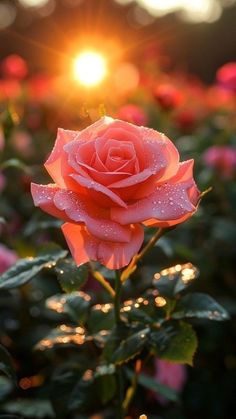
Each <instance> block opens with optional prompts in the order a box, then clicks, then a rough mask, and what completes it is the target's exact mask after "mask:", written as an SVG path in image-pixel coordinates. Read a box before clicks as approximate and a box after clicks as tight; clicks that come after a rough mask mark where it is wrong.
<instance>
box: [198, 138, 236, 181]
mask: <svg viewBox="0 0 236 419" xmlns="http://www.w3.org/2000/svg"><path fill="white" fill-rule="evenodd" d="M203 159H204V161H205V163H206V165H207V166H210V167H213V168H214V169H216V171H217V172H218V173H219V174H220V175H221V176H222V177H224V178H225V179H230V178H232V177H233V176H234V173H235V169H236V149H235V148H233V147H229V146H221V147H220V146H212V147H209V148H208V149H207V150H206V151H205V153H204V155H203Z"/></svg>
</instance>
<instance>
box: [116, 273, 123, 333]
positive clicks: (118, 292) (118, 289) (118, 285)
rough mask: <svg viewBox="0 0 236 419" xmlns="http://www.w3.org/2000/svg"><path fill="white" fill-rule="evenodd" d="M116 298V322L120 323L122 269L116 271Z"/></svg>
mask: <svg viewBox="0 0 236 419" xmlns="http://www.w3.org/2000/svg"><path fill="white" fill-rule="evenodd" d="M115 275H116V276H115V298H114V309H115V320H116V324H117V325H118V324H119V323H120V322H121V319H120V297H121V286H122V282H121V277H120V271H119V270H116V271H115Z"/></svg>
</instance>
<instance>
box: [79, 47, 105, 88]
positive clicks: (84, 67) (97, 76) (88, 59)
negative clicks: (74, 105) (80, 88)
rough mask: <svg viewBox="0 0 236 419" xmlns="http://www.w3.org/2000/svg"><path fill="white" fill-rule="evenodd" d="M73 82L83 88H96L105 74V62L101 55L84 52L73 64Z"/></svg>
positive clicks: (93, 52)
mask: <svg viewBox="0 0 236 419" xmlns="http://www.w3.org/2000/svg"><path fill="white" fill-rule="evenodd" d="M73 74H74V78H75V80H77V81H78V82H79V83H80V84H82V85H84V86H87V87H89V86H96V85H98V84H99V83H101V82H102V81H103V79H104V78H105V76H106V74H107V64H106V60H105V58H104V57H103V55H102V54H100V53H98V52H95V51H84V52H81V54H79V55H78V56H77V57H76V58H75V60H74V63H73Z"/></svg>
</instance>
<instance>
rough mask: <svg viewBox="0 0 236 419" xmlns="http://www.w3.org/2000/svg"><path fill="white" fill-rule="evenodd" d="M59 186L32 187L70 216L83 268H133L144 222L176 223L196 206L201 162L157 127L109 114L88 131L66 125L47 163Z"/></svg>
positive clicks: (70, 237)
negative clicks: (92, 263)
mask: <svg viewBox="0 0 236 419" xmlns="http://www.w3.org/2000/svg"><path fill="white" fill-rule="evenodd" d="M45 167H46V169H47V171H48V173H49V174H50V175H51V177H52V179H53V180H54V182H55V183H54V184H50V185H37V184H32V187H31V191H32V196H33V199H34V203H35V205H36V206H39V207H41V208H42V209H43V210H44V211H46V212H48V213H49V214H51V215H53V216H55V217H58V218H61V219H63V220H65V221H66V223H65V224H64V225H63V226H62V231H63V233H64V236H65V238H66V240H67V243H68V245H69V247H70V250H71V253H72V255H73V257H74V259H75V261H76V263H77V264H78V265H81V264H83V263H85V262H87V261H89V260H97V261H99V262H100V263H101V264H103V265H105V266H106V267H107V268H109V269H119V268H122V267H124V266H126V265H127V264H128V263H129V262H130V260H131V258H132V257H133V256H134V255H135V254H136V253H137V252H138V250H139V249H140V247H141V245H142V243H143V238H144V230H143V226H144V225H146V226H152V227H170V226H173V225H176V224H179V223H181V222H183V221H184V220H186V219H187V218H189V217H190V216H191V215H192V214H193V213H194V212H195V211H196V205H197V202H198V199H199V191H198V189H197V187H196V184H195V182H194V179H193V175H192V168H193V160H188V161H185V162H182V163H180V162H179V153H178V151H177V149H176V147H175V146H174V144H173V143H172V142H171V141H170V140H169V139H168V138H167V137H166V136H165V135H164V134H161V133H159V132H157V131H154V130H153V129H149V128H144V127H138V126H135V125H132V124H130V123H128V122H124V121H120V120H114V119H112V118H110V117H103V118H101V119H100V120H99V121H97V122H95V123H94V124H92V125H91V126H89V127H87V128H86V129H84V130H82V131H80V132H78V131H69V130H63V129H59V130H58V135H57V139H56V143H55V146H54V148H53V150H52V153H51V155H50V156H49V158H48V160H47V161H46V163H45Z"/></svg>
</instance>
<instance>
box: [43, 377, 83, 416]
mask: <svg viewBox="0 0 236 419" xmlns="http://www.w3.org/2000/svg"><path fill="white" fill-rule="evenodd" d="M79 376H80V371H77V370H73V371H60V372H57V373H56V374H55V375H54V376H53V378H52V381H51V385H50V400H51V401H52V405H53V408H54V410H55V412H56V417H57V418H60V419H65V418H66V417H67V416H68V410H69V409H68V402H69V399H70V397H71V392H72V391H73V389H74V387H75V386H76V384H77V383H78V377H79ZM58 395H60V397H58Z"/></svg>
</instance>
